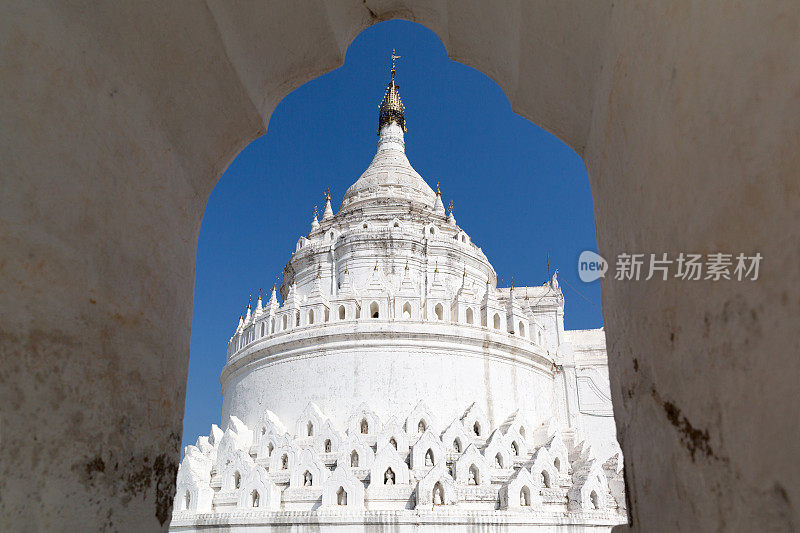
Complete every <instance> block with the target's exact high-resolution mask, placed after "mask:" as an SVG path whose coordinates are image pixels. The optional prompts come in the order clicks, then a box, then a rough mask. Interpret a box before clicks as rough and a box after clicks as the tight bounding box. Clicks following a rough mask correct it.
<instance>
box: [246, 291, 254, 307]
mask: <svg viewBox="0 0 800 533" xmlns="http://www.w3.org/2000/svg"><path fill="white" fill-rule="evenodd" d="M252 299H253V295H252V294H251V295H250V296H248V297H247V308H248V309H251V307H250V300H252Z"/></svg>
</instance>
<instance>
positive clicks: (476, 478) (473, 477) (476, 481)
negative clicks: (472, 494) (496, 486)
mask: <svg viewBox="0 0 800 533" xmlns="http://www.w3.org/2000/svg"><path fill="white" fill-rule="evenodd" d="M480 483H481V477H480V473H479V472H478V467H477V466H475V465H472V466H470V467H469V477H468V478H467V485H480Z"/></svg>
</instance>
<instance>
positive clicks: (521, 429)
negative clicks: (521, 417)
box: [519, 426, 525, 439]
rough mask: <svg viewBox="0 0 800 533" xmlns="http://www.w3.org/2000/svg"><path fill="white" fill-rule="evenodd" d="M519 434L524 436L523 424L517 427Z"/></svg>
mask: <svg viewBox="0 0 800 533" xmlns="http://www.w3.org/2000/svg"><path fill="white" fill-rule="evenodd" d="M519 434H520V436H521V437H522V438H523V439H524V438H525V426H520V427H519Z"/></svg>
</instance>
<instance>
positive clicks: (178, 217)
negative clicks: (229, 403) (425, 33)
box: [0, 0, 800, 531]
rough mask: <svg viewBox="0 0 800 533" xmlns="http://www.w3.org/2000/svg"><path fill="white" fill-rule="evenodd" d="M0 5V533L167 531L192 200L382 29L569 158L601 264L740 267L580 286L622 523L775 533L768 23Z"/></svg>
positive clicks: (779, 448)
mask: <svg viewBox="0 0 800 533" xmlns="http://www.w3.org/2000/svg"><path fill="white" fill-rule="evenodd" d="M0 9H1V10H2V11H0V36H1V37H0V39H2V41H1V42H2V49H1V51H0V75H1V76H2V79H3V83H2V86H1V88H0V91H2V98H1V99H0V116H1V117H2V122H3V127H2V129H0V145H1V146H2V148H1V149H0V168H2V169H3V171H2V173H0V184H2V187H0V189H1V190H2V194H0V228H2V230H0V276H2V284H0V286H1V287H2V306H1V307H0V353H2V358H0V384H2V387H1V388H0V405H1V406H2V407H0V416H1V418H0V437H1V438H2V443H3V448H4V453H3V455H2V458H0V492H2V494H3V498H2V501H0V513H2V522H3V524H4V527H5V529H7V530H30V529H65V530H75V529H84V530H100V529H104V528H106V529H120V530H147V531H153V530H157V529H158V528H159V527H161V528H164V527H165V526H166V520H167V519H168V517H169V507H170V498H171V496H172V493H173V491H174V481H173V476H174V472H175V466H176V464H177V459H178V446H179V441H180V438H179V435H180V427H181V421H180V418H181V413H182V410H183V398H184V392H185V381H186V366H187V361H188V346H189V344H188V341H189V323H190V322H189V320H190V312H189V310H190V309H191V302H192V279H193V272H194V268H193V267H194V260H195V248H196V242H197V232H198V229H199V226H200V220H201V218H202V214H203V209H204V206H205V202H206V199H207V198H208V195H209V193H210V191H211V188H212V187H213V185H214V183H215V182H216V180H217V179H218V178H219V176H220V175H221V173H222V171H223V170H224V169H225V168H226V166H227V165H228V164H229V162H230V161H231V160H232V159H233V157H234V156H235V155H236V154H237V153H238V151H239V150H241V148H242V147H244V146H245V145H246V144H247V143H249V142H250V141H252V140H253V139H254V138H255V137H256V136H258V135H259V134H261V133H263V132H264V130H265V124H266V122H267V121H268V118H269V115H270V113H271V111H272V109H274V107H275V105H277V103H278V102H279V101H280V99H281V98H282V97H283V96H285V95H286V94H287V93H288V92H289V91H290V90H292V89H293V88H295V87H297V86H298V85H299V84H301V83H303V82H305V81H307V80H309V79H311V78H313V77H314V76H316V75H319V74H321V73H323V72H326V71H329V70H331V69H332V68H334V67H336V66H338V65H339V64H341V62H342V59H343V57H344V51H345V49H346V47H347V45H348V44H349V42H350V41H351V40H352V39H353V38H354V37H355V35H357V33H358V32H359V31H361V30H362V29H363V28H365V27H367V26H369V25H370V24H372V23H375V22H377V21H379V20H384V19H387V18H392V17H404V18H408V19H411V20H416V21H418V22H421V23H423V24H425V25H426V26H428V27H429V28H431V29H432V30H434V31H435V32H436V33H437V34H438V35H439V36H440V37H441V38H442V40H443V42H444V44H445V46H446V47H447V50H448V52H449V53H450V55H451V57H453V58H454V59H457V60H459V61H462V62H464V63H466V64H468V65H470V66H472V67H474V68H477V69H479V70H481V71H482V72H484V73H486V74H487V75H489V76H491V77H492V78H493V79H494V80H495V81H497V82H498V84H499V85H500V86H501V87H502V88H503V89H504V91H505V92H506V94H507V95H508V97H509V100H510V101H511V103H512V106H513V108H514V109H515V111H517V112H518V113H520V114H521V115H523V116H525V117H527V118H528V119H530V120H532V121H533V122H535V123H537V124H539V125H541V126H543V127H545V128H546V129H548V130H550V131H552V132H553V133H555V134H556V135H558V136H559V137H560V138H561V139H562V140H564V141H565V142H567V143H568V144H569V145H570V146H572V147H573V148H574V149H575V150H576V151H577V152H578V153H580V154H581V155H582V156H583V157H584V159H585V161H586V164H587V167H588V169H589V174H590V180H591V184H592V193H593V197H594V205H595V216H596V221H597V235H598V243H599V247H600V252H601V254H603V255H605V256H606V257H612V256H614V255H615V254H616V253H618V252H622V251H626V252H632V251H659V252H661V251H665V252H670V253H677V252H679V251H697V252H700V253H703V252H708V251H714V250H718V249H719V250H729V251H731V252H739V251H745V252H754V251H760V252H761V253H762V254H763V255H764V257H765V260H764V264H763V265H762V274H761V278H760V279H759V281H758V282H755V283H746V284H743V283H736V282H724V283H719V282H718V283H711V282H699V283H688V282H660V281H659V282H647V283H646V282H629V283H621V282H614V281H612V280H606V281H604V284H603V307H604V316H605V324H606V330H607V337H608V347H609V360H610V364H611V384H612V392H613V398H614V403H615V408H616V410H617V416H616V419H617V425H618V433H619V438H620V441H621V443H622V446H623V450H624V452H625V460H626V468H625V469H626V474H627V486H628V487H629V489H630V504H631V505H630V507H629V513H630V515H631V517H632V520H633V523H634V526H635V527H636V528H637V529H639V530H644V531H706V530H721V529H725V530H738V531H751V530H769V531H789V530H792V529H795V528H796V527H798V523H799V522H800V519H799V518H798V513H797V506H798V504H797V499H798V494H800V466H798V465H799V463H798V462H797V461H796V458H795V457H794V455H795V448H796V447H795V446H794V445H793V444H794V443H796V442H798V441H800V429H799V428H798V418H797V408H798V405H797V404H798V401H797V399H796V398H797V395H796V387H797V385H796V384H797V382H798V378H800V359H798V357H797V353H798V348H800V346H799V345H798V343H799V342H800V341H798V339H799V338H800V337H798V335H797V331H798V325H800V324H798V317H800V269H798V268H797V265H798V264H800V243H799V242H798V235H797V231H796V228H797V227H800V207H798V206H799V205H800V187H798V180H797V175H798V167H800V165H799V164H798V163H799V162H798V158H800V155H798V151H797V144H798V138H800V134H799V133H800V120H799V119H800V116H799V115H800V96H799V95H800V69H798V67H797V65H798V64H800V57H799V56H800V46H798V42H797V34H798V32H797V28H798V26H800V13H799V12H798V10H797V7H796V5H795V4H794V3H793V2H788V1H787V2H772V3H761V2H751V3H740V4H734V3H726V4H713V3H702V4H698V3H689V2H679V3H663V2H645V3H642V2H636V3H633V2H631V3H620V2H616V3H613V4H612V3H611V2H579V3H571V2H559V3H551V2H547V1H532V2H508V3H498V2H491V3H488V2H480V1H463V2H447V1H440V2H424V3H423V2H415V1H405V2H403V1H396V2H392V1H387V2H380V1H370V2H357V1H352V2H331V3H323V2H319V1H312V0H309V1H306V2H292V3H270V2H264V3H259V4H251V3H242V4H240V3H235V2H234V3H231V2H208V3H200V2H197V3H191V4H187V3H169V2H167V3H164V2H162V3H145V2H139V3H125V4H108V5H100V6H93V7H91V8H86V7H83V6H79V5H71V4H50V5H48V4H34V3H4V4H3V5H2V7H0ZM32 443H35V445H31V444H32Z"/></svg>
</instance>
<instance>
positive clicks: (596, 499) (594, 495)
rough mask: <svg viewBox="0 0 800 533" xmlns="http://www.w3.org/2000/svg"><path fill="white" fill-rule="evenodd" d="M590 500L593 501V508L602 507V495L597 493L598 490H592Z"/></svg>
mask: <svg viewBox="0 0 800 533" xmlns="http://www.w3.org/2000/svg"><path fill="white" fill-rule="evenodd" d="M589 500H590V501H591V502H592V509H600V497H599V496H598V495H597V492H595V491H592V493H591V494H590V495H589Z"/></svg>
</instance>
